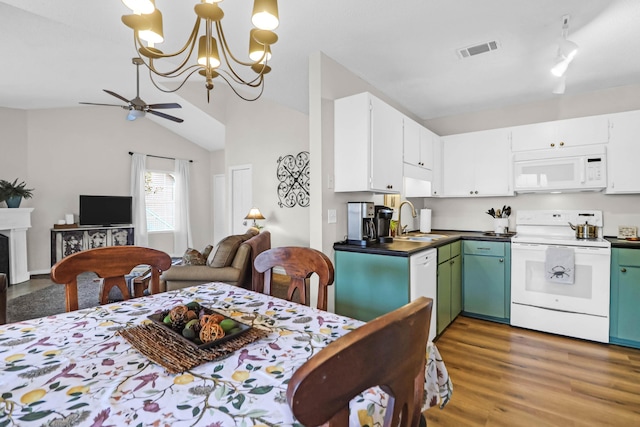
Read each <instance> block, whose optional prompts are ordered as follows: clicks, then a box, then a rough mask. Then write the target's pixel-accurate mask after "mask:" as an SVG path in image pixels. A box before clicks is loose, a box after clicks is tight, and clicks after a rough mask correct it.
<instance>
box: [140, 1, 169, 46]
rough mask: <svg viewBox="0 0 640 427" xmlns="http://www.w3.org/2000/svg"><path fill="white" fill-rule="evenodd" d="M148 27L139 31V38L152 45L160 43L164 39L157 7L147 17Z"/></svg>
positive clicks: (160, 14)
mask: <svg viewBox="0 0 640 427" xmlns="http://www.w3.org/2000/svg"><path fill="white" fill-rule="evenodd" d="M147 19H148V25H149V28H148V29H146V30H143V31H140V33H139V35H140V38H141V39H142V40H144V41H146V42H148V43H151V46H153V45H154V44H156V43H162V42H163V41H164V30H163V28H162V13H160V11H159V10H158V9H156V10H154V11H153V13H151V14H149V15H148V17H147Z"/></svg>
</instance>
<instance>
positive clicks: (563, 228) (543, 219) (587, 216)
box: [511, 210, 611, 248]
mask: <svg viewBox="0 0 640 427" xmlns="http://www.w3.org/2000/svg"><path fill="white" fill-rule="evenodd" d="M570 222H571V223H572V224H574V225H575V224H583V223H585V222H588V223H589V224H591V225H595V226H596V228H597V230H598V233H597V234H598V236H602V224H603V221H602V211H592V210H579V211H578V210H541V211H517V212H516V232H517V234H516V235H515V236H514V237H512V238H511V242H514V243H532V244H547V245H562V246H581V247H604V248H606V247H611V243H610V242H609V241H608V240H605V239H603V238H602V237H596V238H593V239H579V238H578V237H576V232H575V231H574V230H572V229H571V226H570V225H569V223H570Z"/></svg>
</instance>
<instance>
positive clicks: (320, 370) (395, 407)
mask: <svg viewBox="0 0 640 427" xmlns="http://www.w3.org/2000/svg"><path fill="white" fill-rule="evenodd" d="M432 305H433V300H432V299H431V298H425V297H420V298H417V299H416V300H414V301H413V302H411V303H409V304H407V305H405V306H403V307H400V308H398V309H396V310H394V311H392V312H390V313H387V314H385V315H383V316H380V317H378V318H376V319H374V320H371V321H370V322H368V323H366V324H365V325H363V326H361V327H359V328H358V329H355V330H353V331H351V332H349V333H348V334H347V335H344V336H342V337H340V338H338V339H337V340H335V341H334V342H332V343H330V344H329V345H328V346H326V347H325V348H324V349H322V350H320V351H319V352H318V353H317V354H316V355H315V356H313V357H312V358H311V359H309V360H308V361H307V362H306V363H305V364H304V365H302V366H301V367H300V368H299V369H298V370H297V371H296V372H294V374H293V376H292V378H291V380H290V381H289V385H288V387H287V401H288V402H289V406H290V407H291V409H292V411H293V414H294V415H295V417H296V418H297V419H298V421H300V422H301V423H302V424H304V425H306V426H319V425H322V424H324V423H327V422H328V424H327V425H328V426H330V427H343V426H344V427H347V426H348V425H349V402H350V401H351V399H353V398H354V397H356V396H357V395H358V394H360V393H362V392H363V391H365V390H368V389H369V388H371V387H374V386H379V387H380V388H381V389H382V390H383V391H384V392H385V393H387V394H388V395H389V401H388V405H387V410H386V413H385V420H384V424H383V426H385V427H388V426H398V425H400V426H401V427H409V426H411V427H417V426H419V425H420V424H423V425H426V421H425V420H424V418H423V417H422V413H421V409H422V403H423V393H424V382H425V367H426V352H427V341H428V339H429V323H430V320H431V310H432Z"/></svg>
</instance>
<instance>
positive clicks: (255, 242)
mask: <svg viewBox="0 0 640 427" xmlns="http://www.w3.org/2000/svg"><path fill="white" fill-rule="evenodd" d="M270 248H271V234H270V233H269V232H268V231H263V232H262V233H259V232H258V230H257V229H256V228H251V229H249V230H248V231H247V233H245V234H240V235H231V236H228V237H226V238H224V239H222V240H221V241H220V242H219V243H218V244H217V245H216V246H215V248H213V250H212V251H211V253H210V254H209V256H208V257H197V256H195V257H194V251H193V250H189V251H187V254H185V257H184V258H183V263H182V264H179V265H174V266H172V267H171V268H170V269H169V270H167V271H165V272H164V273H163V274H162V275H161V276H160V290H161V291H171V290H175V289H180V288H186V287H189V286H194V285H200V284H203V283H209V282H224V283H228V284H231V285H235V286H241V287H243V288H246V289H252V288H254V287H255V285H254V283H253V282H254V281H260V280H263V277H262V275H259V274H257V273H255V274H254V268H253V260H254V259H255V257H256V256H258V254H259V253H260V252H262V251H264V250H266V249H270ZM198 258H200V259H198ZM203 258H204V259H203Z"/></svg>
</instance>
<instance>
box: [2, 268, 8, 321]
mask: <svg viewBox="0 0 640 427" xmlns="http://www.w3.org/2000/svg"><path fill="white" fill-rule="evenodd" d="M5 323H7V275H6V274H5V273H0V325H4V324H5Z"/></svg>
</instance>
